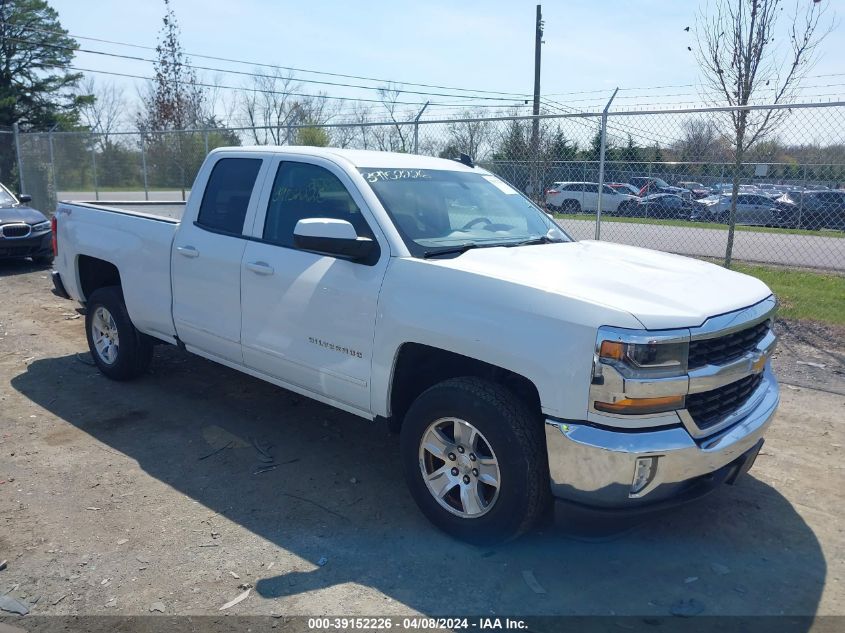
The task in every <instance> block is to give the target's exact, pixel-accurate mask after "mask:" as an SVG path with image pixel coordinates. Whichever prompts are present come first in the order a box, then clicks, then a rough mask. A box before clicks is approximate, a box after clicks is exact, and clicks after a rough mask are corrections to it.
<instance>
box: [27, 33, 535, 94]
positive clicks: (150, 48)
mask: <svg viewBox="0 0 845 633" xmlns="http://www.w3.org/2000/svg"><path fill="white" fill-rule="evenodd" d="M20 26H22V28H25V29H28V30H30V31H35V32H39V33H47V34H53V35H65V36H68V37H72V38H74V39H79V40H87V41H91V42H99V43H102V44H111V45H114V46H126V47H130V48H137V49H140V50H148V51H155V50H156V47H155V46H144V45H142V44H130V43H128V42H118V41H114V40H106V39H102V38H96V37H87V36H84V35H74V34H71V33H63V32H61V31H53V30H50V29H40V28H36V27H34V26H27V25H20ZM39 44H41V42H39ZM79 50H81V49H79ZM185 55H186V56H187V57H195V58H198V59H210V60H213V61H219V62H226V63H230V64H242V65H247V66H253V67H263V68H274V69H277V70H288V71H291V72H300V73H309V74H313V75H324V76H327V77H338V78H341V79H357V80H360V81H373V82H378V83H381V84H400V85H403V86H416V87H421V88H435V89H437V90H453V91H456V92H470V93H478V94H491V95H499V96H500V97H509V98H520V99H524V98H530V97H531V95H530V94H528V93H521V92H500V91H495V90H482V89H480V88H479V89H475V88H462V87H456V86H441V85H437V84H425V83H417V82H412V81H396V80H393V79H379V78H376V77H366V76H362V75H348V74H343V73H334V72H328V71H322V70H309V69H306V68H297V67H294V66H281V65H277V64H268V63H266V62H251V61H245V60H240V59H232V58H229V57H218V56H214V55H203V54H201V53H190V52H185ZM115 56H120V55H119V54H115ZM186 65H187V64H186ZM221 71H222V72H228V71H223V70H222V69H221ZM231 72H236V71H231ZM300 81H309V82H311V83H321V82H317V81H315V80H306V79H300ZM365 88H367V89H370V90H372V89H377V87H373V86H365ZM402 92H406V91H404V90H403V91H402ZM419 94H429V93H419ZM455 96H457V95H455Z"/></svg>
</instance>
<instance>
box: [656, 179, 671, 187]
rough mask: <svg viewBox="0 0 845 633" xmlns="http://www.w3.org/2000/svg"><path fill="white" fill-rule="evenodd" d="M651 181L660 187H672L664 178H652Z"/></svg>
mask: <svg viewBox="0 0 845 633" xmlns="http://www.w3.org/2000/svg"><path fill="white" fill-rule="evenodd" d="M651 180H652V182H653V183H654V184H655V185H657V186H658V187H669V186H671V185H670V184H669V183H668V182H666V181H665V180H663V179H662V178H652V179H651Z"/></svg>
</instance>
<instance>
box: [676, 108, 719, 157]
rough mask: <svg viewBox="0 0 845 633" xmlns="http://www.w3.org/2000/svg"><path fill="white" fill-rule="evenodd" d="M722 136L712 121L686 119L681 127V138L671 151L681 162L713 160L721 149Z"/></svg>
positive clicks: (708, 119)
mask: <svg viewBox="0 0 845 633" xmlns="http://www.w3.org/2000/svg"><path fill="white" fill-rule="evenodd" d="M722 136H723V135H722V134H721V133H720V132H719V130H718V127H717V125H716V122H715V121H714V120H713V119H710V118H707V119H703V118H699V117H696V118H691V119H687V120H686V121H684V122H683V124H682V126H681V138H680V139H679V140H678V142H677V143H675V144H674V147H673V149H674V150H675V151H676V152H677V153H678V156H679V158H680V160H682V161H707V160H713V159H714V158H716V157H717V156H718V154H719V153H720V149H721V148H722V143H721V141H722Z"/></svg>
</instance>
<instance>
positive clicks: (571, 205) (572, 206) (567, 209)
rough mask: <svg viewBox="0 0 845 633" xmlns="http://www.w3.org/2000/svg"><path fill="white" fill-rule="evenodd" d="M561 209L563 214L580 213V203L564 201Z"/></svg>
mask: <svg viewBox="0 0 845 633" xmlns="http://www.w3.org/2000/svg"><path fill="white" fill-rule="evenodd" d="M561 208H562V209H563V210H564V213H581V203H580V202H578V201H577V200H565V201H564V202H563V204H562V205H561Z"/></svg>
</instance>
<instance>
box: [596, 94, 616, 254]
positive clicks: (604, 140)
mask: <svg viewBox="0 0 845 633" xmlns="http://www.w3.org/2000/svg"><path fill="white" fill-rule="evenodd" d="M617 92H619V88H617V89H616V90H614V91H613V94H612V95H610V99H608V100H607V105H606V106H604V110H602V113H601V149H600V150H599V197H598V201H597V202H596V239H597V240H599V239H601V199H602V189H603V188H604V155H605V153H606V150H607V111H608V110H610V104H611V103H613V99H614V97H616V93H617Z"/></svg>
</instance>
